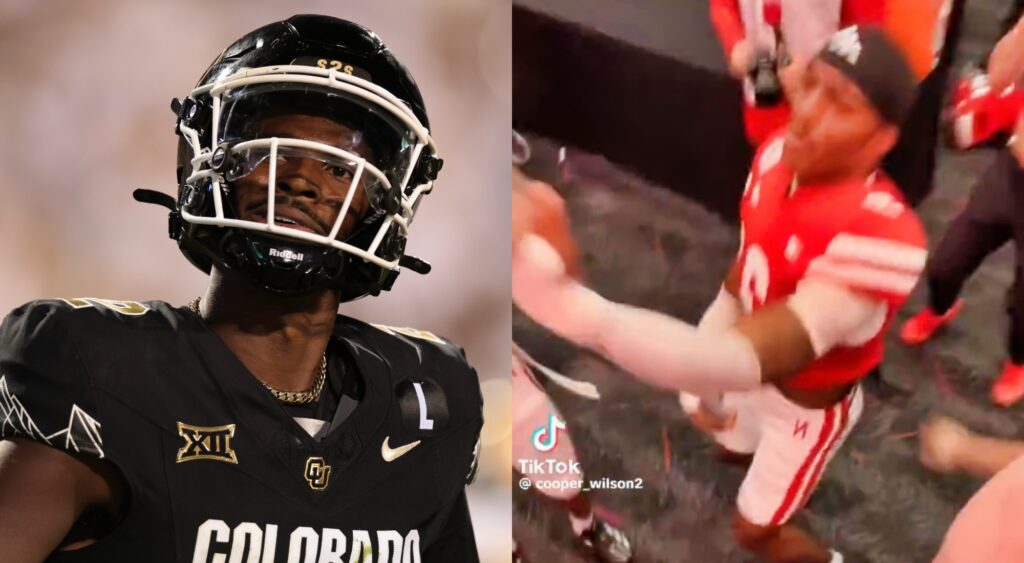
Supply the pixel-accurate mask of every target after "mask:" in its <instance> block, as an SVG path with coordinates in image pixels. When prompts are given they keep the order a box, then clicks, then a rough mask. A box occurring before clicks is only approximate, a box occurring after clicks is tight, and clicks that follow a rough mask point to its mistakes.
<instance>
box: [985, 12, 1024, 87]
mask: <svg viewBox="0 0 1024 563" xmlns="http://www.w3.org/2000/svg"><path fill="white" fill-rule="evenodd" d="M1022 75H1024V18H1021V19H1020V20H1018V21H1017V25H1015V26H1014V27H1013V29H1012V30H1011V31H1010V33H1007V34H1006V36H1004V37H1003V38H1002V39H1000V40H999V43H998V44H997V45H996V48H995V49H993V50H992V54H991V55H990V56H989V59H988V78H989V83H990V84H991V86H992V89H993V90H994V91H996V92H999V91H1002V90H1003V89H1004V88H1006V87H1007V86H1010V85H1011V84H1014V83H1015V82H1017V81H1019V80H1020V79H1021V76H1022Z"/></svg>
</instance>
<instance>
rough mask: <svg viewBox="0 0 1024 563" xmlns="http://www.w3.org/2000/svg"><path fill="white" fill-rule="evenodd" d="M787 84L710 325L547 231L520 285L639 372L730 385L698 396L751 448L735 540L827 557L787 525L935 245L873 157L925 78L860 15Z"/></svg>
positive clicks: (538, 316)
mask: <svg viewBox="0 0 1024 563" xmlns="http://www.w3.org/2000/svg"><path fill="white" fill-rule="evenodd" d="M785 87H786V90H787V92H786V94H787V97H788V98H789V99H790V100H791V101H792V103H793V117H792V120H791V122H790V124H789V126H788V129H787V131H786V132H785V133H784V134H780V135H776V136H773V137H772V138H771V139H770V140H769V141H768V142H767V143H766V144H765V145H764V146H763V147H762V149H761V150H760V151H759V152H758V155H757V157H756V158H755V161H754V164H753V168H752V171H751V175H750V180H749V182H748V185H747V188H746V190H745V193H744V196H743V199H742V204H741V207H742V212H741V219H742V227H743V237H742V239H743V240H742V243H741V248H740V253H739V256H738V259H737V262H736V266H735V267H734V268H733V270H732V272H731V273H730V275H729V276H728V278H727V280H726V281H725V283H724V284H723V290H722V291H721V292H720V294H719V297H718V298H717V299H716V300H715V302H714V303H713V304H712V305H711V307H710V308H709V310H708V312H707V313H706V314H705V316H704V319H703V320H702V322H701V324H700V327H694V326H691V325H689V324H687V323H685V322H683V321H681V320H678V319H674V318H671V317H668V316H665V315H662V314H660V313H657V312H654V311H649V310H645V309H640V308H635V307H631V306H628V305H623V304H618V303H613V302H611V301H608V300H606V299H604V298H603V297H601V296H600V295H598V294H596V293H594V292H593V291H591V290H590V289H588V288H586V287H584V286H583V285H581V284H580V283H579V282H577V281H576V280H574V279H573V278H572V277H571V276H569V275H567V274H566V272H565V266H564V263H563V261H562V258H561V257H560V255H559V253H558V252H557V251H555V250H554V249H552V248H551V246H550V245H548V244H547V243H546V242H545V241H544V240H543V238H541V237H538V236H536V235H533V234H526V235H524V236H522V237H521V240H520V241H519V243H518V245H517V246H516V249H515V251H514V256H513V260H514V267H513V274H512V276H513V284H512V290H513V297H514V299H515V301H516V303H517V305H519V307H520V308H521V309H522V310H523V311H524V312H525V313H527V314H528V315H530V316H531V317H532V318H533V319H534V320H536V321H537V322H539V323H541V324H543V325H545V326H546V327H548V328H549V329H550V330H552V331H553V332H555V333H557V334H559V335H561V336H562V337H564V338H567V339H570V340H572V341H574V342H576V343H578V344H580V345H583V346H587V347H589V348H591V349H593V350H595V351H597V352H599V353H601V354H603V355H604V356H605V357H607V358H608V359H610V360H611V361H613V362H615V363H617V364H618V365H619V366H621V367H622V368H624V369H625V370H627V371H630V372H632V373H633V374H634V375H635V376H636V377H638V378H640V379H643V380H645V381H647V382H649V383H652V384H654V385H657V386H661V387H665V388H669V389H680V390H683V391H686V392H689V393H693V394H694V395H697V396H702V397H718V396H720V395H722V394H723V393H724V394H725V397H724V400H723V401H721V404H720V408H719V409H716V410H721V411H725V413H726V414H727V415H728V416H725V417H723V416H719V415H720V414H721V413H718V414H715V413H710V412H707V411H708V410H709V409H708V408H706V407H705V406H704V401H701V400H697V401H695V402H697V403H698V405H697V410H698V412H700V414H701V416H700V418H701V419H702V420H703V421H704V422H705V423H707V424H708V425H709V426H712V427H715V428H717V429H718V430H719V432H716V433H715V437H716V438H719V439H720V442H721V443H723V444H725V445H727V447H730V448H731V449H733V450H734V451H736V452H737V453H749V454H753V458H752V464H751V466H750V470H749V472H748V474H747V477H746V479H745V480H744V482H743V485H742V486H741V488H740V492H739V498H738V501H737V508H736V514H735V519H734V535H735V537H736V539H737V541H738V542H739V543H740V544H741V545H743V546H744V547H745V548H747V549H749V550H751V551H753V552H755V553H757V554H758V555H759V556H761V557H762V558H763V559H765V560H767V561H773V562H797V561H799V562H823V563H824V562H828V561H842V557H841V556H840V555H839V554H837V553H835V552H830V551H829V550H828V549H827V548H826V547H825V546H824V545H822V544H821V543H820V542H819V541H818V540H816V539H814V538H812V537H811V536H810V535H809V534H807V533H805V532H803V531H801V530H799V529H798V528H796V527H795V526H793V525H791V524H788V522H789V520H790V518H791V517H792V515H793V513H794V512H795V511H796V510H798V509H799V508H800V507H801V506H803V504H804V503H805V502H806V501H807V498H808V497H809V496H810V494H811V492H812V491H813V490H814V488H815V485H816V484H817V482H818V481H819V480H820V478H821V475H822V472H823V471H824V469H825V466H826V465H827V464H828V462H829V460H830V459H831V458H832V456H834V455H835V452H836V450H837V449H838V448H839V447H840V446H841V445H842V443H843V441H844V440H845V439H846V437H847V436H848V434H849V432H850V429H851V428H852V427H853V424H854V423H855V422H856V420H857V419H858V417H859V416H860V412H861V408H862V404H863V403H862V399H861V395H860V392H859V387H858V380H859V378H861V377H862V376H864V375H865V374H867V373H868V371H870V370H871V369H872V368H874V367H875V366H877V365H878V363H879V362H880V360H881V357H882V335H883V334H884V332H885V330H886V328H887V327H888V324H889V322H890V321H891V319H892V318H893V315H894V314H895V312H896V310H897V308H898V307H899V306H900V305H901V304H902V303H903V301H904V299H905V298H906V296H907V294H909V293H910V291H911V290H912V289H913V287H914V285H915V284H916V282H917V279H918V277H919V274H920V272H921V270H922V268H923V266H924V263H925V260H926V244H925V237H924V233H923V230H922V228H921V225H920V223H919V222H918V219H917V217H916V216H915V214H914V212H913V211H912V210H911V209H909V208H908V207H906V206H905V204H904V203H903V200H902V197H901V195H900V193H899V191H898V190H897V189H896V187H895V186H893V184H892V183H891V182H890V181H889V180H888V179H887V178H886V177H885V176H884V175H882V174H881V173H880V172H878V171H877V168H878V165H879V162H880V161H881V159H882V157H883V156H884V155H885V154H886V153H887V152H888V151H889V149H890V148H891V147H892V146H893V145H894V144H895V142H896V140H897V137H898V135H899V133H898V129H899V124H900V122H901V121H902V120H903V118H904V117H905V116H906V114H907V111H908V110H909V108H910V106H911V104H912V102H913V97H914V81H913V78H912V74H911V71H910V69H909V67H908V65H907V63H906V61H905V60H904V59H903V57H902V55H901V54H900V53H899V51H897V49H896V48H895V47H894V46H893V44H892V43H891V42H890V41H889V40H888V39H887V38H886V37H885V36H884V35H883V34H882V33H881V32H880V31H879V30H877V29H874V28H869V27H850V28H846V29H844V30H841V31H840V32H838V33H837V34H836V35H834V36H833V37H832V38H831V40H830V41H829V42H828V44H827V45H826V47H825V48H823V49H822V51H821V52H819V53H818V55H817V56H815V57H814V58H813V59H812V60H810V61H809V62H808V63H807V64H806V66H804V67H801V68H799V69H794V70H793V71H792V73H791V74H788V75H787V76H786V78H785ZM709 421H710V423H709Z"/></svg>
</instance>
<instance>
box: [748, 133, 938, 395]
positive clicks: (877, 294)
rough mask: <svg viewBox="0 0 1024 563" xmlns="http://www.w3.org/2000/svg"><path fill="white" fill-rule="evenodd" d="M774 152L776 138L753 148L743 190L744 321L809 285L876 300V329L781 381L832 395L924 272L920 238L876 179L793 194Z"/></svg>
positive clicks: (878, 340)
mask: <svg viewBox="0 0 1024 563" xmlns="http://www.w3.org/2000/svg"><path fill="white" fill-rule="evenodd" d="M784 144H785V141H784V137H783V136H782V135H779V134H777V135H775V136H773V137H770V138H769V139H768V141H767V142H766V143H765V144H764V145H762V147H761V149H760V150H759V151H758V154H757V156H755V158H754V162H753V164H752V165H751V172H750V177H749V178H748V180H747V186H746V188H745V190H744V192H743V199H742V201H741V203H740V221H741V227H742V229H743V230H742V235H741V236H742V240H741V243H740V254H739V257H738V262H739V265H740V271H741V273H742V277H741V285H740V299H741V301H742V302H743V306H744V309H745V310H746V312H747V313H752V312H755V311H757V310H758V309H760V308H762V307H764V306H766V305H769V304H771V303H774V302H775V301H778V300H780V299H786V298H787V297H789V296H790V295H792V294H793V293H794V292H795V291H796V288H797V285H798V284H799V283H800V281H801V280H804V279H810V278H815V279H823V280H827V281H829V282H832V283H836V284H840V285H842V286H844V287H846V288H848V289H851V290H853V291H856V292H859V293H862V294H866V295H868V296H871V297H873V298H877V299H880V300H884V301H885V302H886V304H887V305H888V307H887V316H886V319H885V322H884V325H883V326H882V328H881V330H878V331H877V332H875V333H874V334H869V335H864V337H863V341H862V342H859V343H858V344H857V345H846V346H838V347H835V348H833V349H832V350H830V351H829V352H828V353H826V354H825V355H824V356H822V357H820V358H818V359H817V360H815V361H814V362H813V363H811V365H809V366H808V367H807V368H805V369H804V370H803V371H802V372H800V373H799V374H797V375H796V377H795V378H794V379H792V380H790V384H791V385H792V386H794V387H801V388H808V389H813V388H825V387H834V386H838V385H842V384H845V383H850V382H853V381H856V380H857V379H858V378H860V377H862V376H864V375H866V374H867V373H868V372H869V371H870V370H871V369H872V368H874V367H875V366H877V365H878V363H879V362H880V361H881V359H882V340H883V335H884V334H885V332H886V328H887V327H888V325H889V323H890V322H891V321H892V318H893V316H894V314H895V313H896V311H897V310H898V309H899V307H900V306H901V305H902V304H903V301H904V300H905V299H906V298H907V295H908V294H909V293H910V292H911V290H913V289H914V286H915V285H916V284H917V279H918V277H919V276H920V274H921V271H922V270H923V269H924V265H925V261H926V258H927V244H926V239H925V234H924V230H923V229H922V227H921V223H920V221H919V220H918V218H917V215H916V214H915V213H914V211H913V209H911V208H909V207H908V206H907V205H906V204H905V202H904V200H903V196H902V195H901V194H900V192H899V190H898V189H897V188H896V186H895V185H894V184H893V183H892V182H891V181H890V180H889V179H888V178H886V177H885V176H884V175H883V174H882V173H881V172H878V173H876V174H874V175H873V176H872V177H871V178H869V179H868V180H867V181H857V182H848V183H840V184H831V185H813V186H811V185H800V186H799V188H797V187H796V185H795V182H794V174H793V171H792V169H790V168H789V167H788V166H787V165H786V164H785V163H784V162H782V151H783V146H784ZM852 342H858V340H857V339H853V340H852Z"/></svg>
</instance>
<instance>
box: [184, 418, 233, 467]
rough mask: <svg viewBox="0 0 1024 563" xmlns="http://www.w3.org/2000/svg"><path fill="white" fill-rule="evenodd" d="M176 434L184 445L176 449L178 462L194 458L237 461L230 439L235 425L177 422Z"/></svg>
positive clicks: (228, 461)
mask: <svg viewBox="0 0 1024 563" xmlns="http://www.w3.org/2000/svg"><path fill="white" fill-rule="evenodd" d="M178 435H179V436H181V437H182V438H184V439H185V445H184V446H182V447H181V449H179V450H178V460H177V462H178V463H183V462H186V461H192V460H196V459H209V460H213V461H224V462H227V463H238V456H236V455H235V450H233V449H231V439H232V438H234V437H235V425H234V424H225V425H224V426H193V425H191V424H185V423H184V422H178Z"/></svg>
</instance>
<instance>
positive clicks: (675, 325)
mask: <svg viewBox="0 0 1024 563" xmlns="http://www.w3.org/2000/svg"><path fill="white" fill-rule="evenodd" d="M537 240H539V239H534V240H533V241H524V244H523V245H521V246H534V248H533V249H530V248H525V249H520V251H518V252H517V253H516V254H517V258H516V263H515V265H514V267H513V273H512V278H513V283H512V292H513V297H514V299H515V301H516V303H517V304H518V305H519V307H520V308H521V309H522V310H523V312H524V313H526V314H527V315H528V316H530V317H531V318H533V319H534V320H535V321H536V322H538V323H539V324H541V325H543V326H545V327H547V328H548V329H549V330H551V331H553V332H555V333H556V334H558V335H559V336H561V337H563V338H566V339H568V340H571V341H573V342H575V343H576V344H579V345H580V346H584V347H586V348H589V349H591V350H594V351H595V352H597V353H599V354H601V355H603V356H604V357H605V358H607V359H608V360H610V361H611V362H613V363H615V364H617V365H618V366H620V367H621V368H623V369H624V370H626V371H628V372H630V373H631V374H633V375H634V376H635V377H637V378H639V379H642V380H644V381H646V382H648V383H650V384H652V385H656V386H659V387H665V388H669V389H682V390H686V391H690V392H693V393H696V394H713V393H716V392H721V391H734V390H744V389H751V388H754V387H757V386H758V385H760V383H761V380H760V367H759V360H758V358H757V356H756V355H755V353H754V350H753V348H752V347H751V346H750V344H749V342H748V341H747V340H746V338H744V337H743V336H742V335H740V334H739V333H738V332H736V331H735V330H727V331H724V332H717V331H715V332H709V333H707V332H701V331H698V330H697V328H696V327H694V326H692V325H690V324H688V323H686V322H684V321H681V320H679V319H675V318H673V317H670V316H668V315H664V314H662V313H658V312H656V311H650V310H647V309H642V308H639V307H633V306H630V305H624V304H621V303H615V302H613V301H609V300H607V299H605V298H603V297H602V296H600V295H598V294H597V293H595V292H594V291H592V290H590V289H588V288H586V287H584V286H583V285H581V284H579V283H578V282H576V281H575V280H572V279H571V278H569V277H568V276H565V275H564V274H563V273H560V272H559V268H561V267H562V266H561V265H560V264H556V265H555V266H554V268H553V269H552V270H549V271H545V270H548V268H549V267H550V261H557V260H558V258H557V255H555V256H552V255H551V254H553V253H550V254H545V252H550V250H549V249H550V247H546V245H543V243H540V244H541V245H543V246H536V245H537ZM531 254H532V255H533V256H530V255H531ZM546 262H547V263H548V264H547V265H545V263H546Z"/></svg>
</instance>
